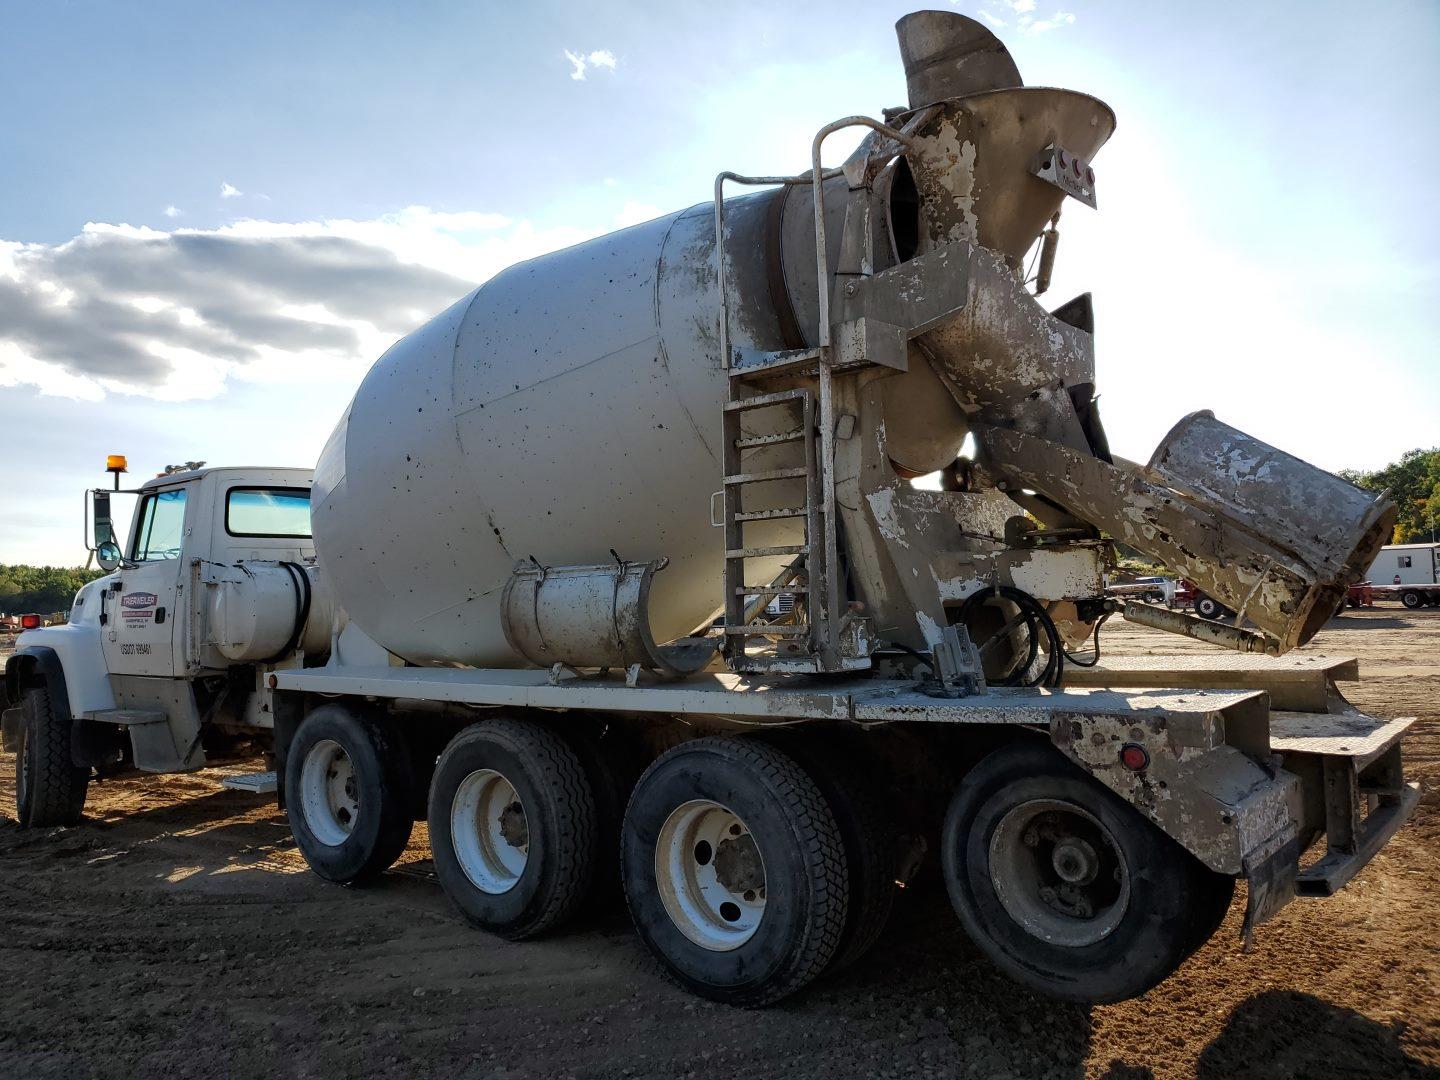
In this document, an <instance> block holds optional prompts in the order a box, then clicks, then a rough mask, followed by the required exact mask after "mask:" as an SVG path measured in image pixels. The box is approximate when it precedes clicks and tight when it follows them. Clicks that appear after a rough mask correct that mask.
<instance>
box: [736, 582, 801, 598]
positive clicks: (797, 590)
mask: <svg viewBox="0 0 1440 1080" xmlns="http://www.w3.org/2000/svg"><path fill="white" fill-rule="evenodd" d="M809 591H810V586H808V585H786V586H783V587H782V586H778V585H739V586H737V587H736V589H735V595H736V596H804V595H805V594H806V593H808V592H809Z"/></svg>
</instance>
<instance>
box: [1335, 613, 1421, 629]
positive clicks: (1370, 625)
mask: <svg viewBox="0 0 1440 1080" xmlns="http://www.w3.org/2000/svg"><path fill="white" fill-rule="evenodd" d="M1409 627H1410V623H1409V622H1407V621H1406V620H1405V619H1403V618H1401V617H1399V616H1397V615H1382V616H1379V617H1377V618H1373V619H1357V618H1353V617H1346V616H1344V615H1342V616H1340V617H1339V618H1335V619H1331V620H1330V621H1329V622H1327V623H1326V624H1325V629H1326V630H1406V629H1409Z"/></svg>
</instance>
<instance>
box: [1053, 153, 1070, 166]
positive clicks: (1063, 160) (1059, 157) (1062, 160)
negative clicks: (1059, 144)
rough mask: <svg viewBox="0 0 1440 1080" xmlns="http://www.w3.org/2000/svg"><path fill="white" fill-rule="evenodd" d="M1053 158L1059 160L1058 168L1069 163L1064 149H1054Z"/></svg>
mask: <svg viewBox="0 0 1440 1080" xmlns="http://www.w3.org/2000/svg"><path fill="white" fill-rule="evenodd" d="M1055 160H1056V161H1058V162H1060V168H1062V169H1063V168H1064V167H1065V166H1066V165H1068V164H1070V162H1069V160H1068V159H1067V158H1066V157H1065V151H1064V150H1056V151H1055Z"/></svg>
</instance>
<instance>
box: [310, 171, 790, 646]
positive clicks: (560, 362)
mask: <svg viewBox="0 0 1440 1080" xmlns="http://www.w3.org/2000/svg"><path fill="white" fill-rule="evenodd" d="M769 198H770V196H769V194H768V193H765V194H761V195H758V196H749V197H745V198H739V199H734V200H731V202H730V203H729V205H728V207H727V224H728V226H729V230H730V237H731V239H730V241H729V243H728V244H727V250H728V251H729V252H730V255H729V268H730V289H731V296H732V297H734V298H735V299H734V305H735V306H734V310H735V312H736V314H735V315H734V316H733V317H732V328H731V329H732V338H733V340H734V341H735V344H736V345H737V346H743V347H753V348H763V349H775V348H779V347H781V342H780V331H779V328H778V324H777V323H776V320H775V317H774V315H773V309H772V307H771V304H770V302H769V299H768V296H769V294H768V291H767V285H766V277H765V270H764V266H763V264H762V261H761V260H762V257H763V251H764V244H763V242H762V230H763V228H764V223H765V211H766V209H767V205H768V202H767V201H768V199H769ZM713 258H714V216H713V209H712V207H711V206H710V205H708V204H706V205H702V206H696V207H693V208H691V209H689V210H686V211H683V212H681V213H677V214H672V215H669V216H667V217H663V218H658V219H656V220H654V221H651V222H647V223H645V224H642V225H637V226H635V227H633V228H630V229H625V230H623V231H621V232H617V233H613V234H610V235H607V236H603V237H600V238H599V239H596V240H592V241H590V242H588V243H585V244H581V245H579V246H577V247H573V248H570V249H567V250H565V251H559V252H555V253H553V254H550V255H546V256H543V257H541V258H538V259H534V260H531V261H530V262H526V263H522V264H519V265H517V266H514V267H511V268H510V269H508V270H506V271H504V272H503V273H501V274H500V275H498V276H497V277H495V278H494V279H492V280H491V281H490V282H488V283H487V284H485V285H484V286H482V287H481V288H479V289H477V290H475V292H473V293H471V294H470V295H469V296H467V297H465V298H464V299H462V300H461V301H459V302H458V303H457V304H455V305H454V306H452V307H451V308H450V309H449V310H447V311H445V312H443V313H442V314H440V315H439V316H437V317H436V318H435V319H433V320H432V321H431V322H429V323H428V324H426V325H425V326H423V327H421V328H420V329H419V330H416V331H415V332H413V333H412V334H410V335H409V336H407V337H405V338H403V339H402V340H401V341H399V342H397V343H396V344H395V345H394V346H393V347H392V348H391V349H390V350H389V351H388V352H387V353H385V355H384V356H382V357H381V358H380V360H379V361H378V362H377V363H376V364H375V365H374V367H373V368H372V369H371V370H370V372H369V374H368V375H367V376H366V377H365V379H364V381H363V383H362V384H361V386H360V389H359V391H358V392H357V393H356V395H355V398H354V401H353V402H352V403H351V405H350V408H349V409H348V410H347V412H346V414H345V415H344V417H342V418H341V421H340V423H339V425H338V426H337V428H336V430H335V432H334V433H333V434H332V435H331V437H330V441H329V443H328V444H327V445H326V447H325V449H324V451H323V452H322V454H321V457H320V460H319V463H318V465H317V467H316V475H315V487H314V492H313V495H312V505H313V519H314V531H315V542H316V546H317V549H318V551H319V553H320V557H321V559H322V560H323V562H324V565H325V566H326V568H327V571H328V572H329V573H330V574H332V575H333V578H334V582H335V586H336V592H337V595H338V596H339V597H341V598H342V602H343V605H344V607H345V610H346V612H347V614H348V615H349V617H350V618H351V619H352V620H354V622H355V623H356V624H357V625H358V626H359V627H360V628H361V629H362V630H363V631H365V633H366V634H368V635H369V636H370V637H372V638H373V639H374V640H375V641H377V642H379V643H380V644H381V645H383V646H384V647H385V648H387V649H389V650H390V651H391V652H393V653H395V654H396V655H398V656H400V657H403V658H404V659H406V660H409V661H411V662H414V663H464V664H476V665H492V666H493V665H515V664H522V663H524V661H523V659H522V658H520V657H519V656H518V655H517V654H516V653H515V652H514V651H513V650H512V649H511V647H510V646H509V644H508V643H507V642H506V639H505V635H504V632H503V630H502V628H501V620H500V601H501V593H502V591H503V589H504V586H505V583H506V581H507V579H508V578H509V577H510V574H511V571H512V569H513V568H514V566H515V565H516V563H517V562H518V561H519V560H522V559H528V558H530V557H532V556H533V557H534V558H535V559H536V560H537V561H539V562H540V563H541V564H543V565H547V566H565V565H575V564H581V563H592V564H593V563H601V562H605V561H607V560H610V559H611V558H612V556H611V555H610V549H612V548H613V549H615V550H616V551H617V552H618V553H619V554H620V555H621V556H622V557H623V558H625V559H627V560H632V561H649V560H652V559H657V558H660V557H662V556H664V557H668V558H669V560H670V569H669V571H667V572H666V573H665V574H664V575H661V576H660V577H659V578H657V580H656V583H655V588H654V591H653V592H652V594H651V597H650V612H651V632H652V634H653V636H654V638H655V640H656V641H657V642H665V641H668V640H671V639H673V638H676V637H679V636H682V635H684V634H687V633H688V632H690V631H691V630H693V629H695V628H696V627H698V626H699V625H701V624H702V623H703V622H705V621H706V620H707V619H708V618H709V617H710V616H711V614H712V613H713V612H714V611H715V609H716V608H717V607H718V605H719V602H720V594H721V570H722V556H723V545H722V530H720V529H716V528H713V527H712V526H711V523H710V513H711V509H710V508H711V493H712V492H714V491H715V490H716V489H717V488H718V487H719V486H720V476H721V462H720V445H719V435H720V422H719V420H720V415H721V410H720V406H721V404H722V402H723V401H724V400H725V392H726V387H725V381H726V378H727V375H726V374H725V372H724V371H723V370H722V369H721V368H720V363H719V350H718V343H717V335H716V329H717V325H718V323H717V317H718V312H719V300H718V297H717V290H716V288H715V271H714V263H713ZM772 426H774V424H773V422H772ZM785 486H786V485H780V484H777V485H774V487H775V488H777V489H783V488H784V487H785ZM769 494H770V496H771V497H772V498H773V500H774V505H786V504H787V500H789V501H790V502H789V504H791V505H793V501H795V500H801V499H803V495H802V494H800V493H799V490H798V489H797V490H796V491H789V492H787V491H785V490H775V491H773V492H770V493H769ZM795 528H796V526H795V524H794V523H793V522H790V521H780V522H775V523H770V525H769V533H768V535H767V533H766V531H765V530H764V529H760V528H756V529H752V531H751V533H750V534H749V535H750V536H751V537H752V538H755V539H754V541H753V542H755V543H763V544H789V543H796V542H797V540H796V538H795V535H796V534H795V531H794V530H795ZM780 565H781V563H780V562H779V561H776V563H775V565H774V567H773V568H769V572H770V573H772V574H773V573H774V572H778V570H779V569H780ZM766 570H767V568H766V567H764V566H761V567H758V568H757V572H764V571H766Z"/></svg>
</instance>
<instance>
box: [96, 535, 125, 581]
mask: <svg viewBox="0 0 1440 1080" xmlns="http://www.w3.org/2000/svg"><path fill="white" fill-rule="evenodd" d="M95 561H96V562H98V563H99V564H100V569H101V570H104V571H105V572H106V573H107V574H108V573H109V572H110V571H111V570H114V569H115V568H116V567H117V566H119V565H120V545H119V544H117V543H116V542H115V541H114V540H106V541H105V542H104V543H103V544H97V545H96V547H95Z"/></svg>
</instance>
